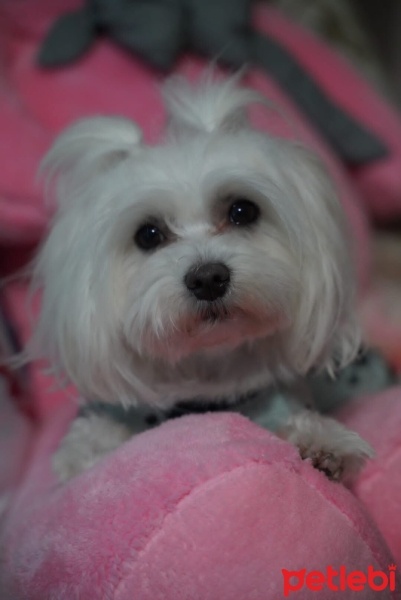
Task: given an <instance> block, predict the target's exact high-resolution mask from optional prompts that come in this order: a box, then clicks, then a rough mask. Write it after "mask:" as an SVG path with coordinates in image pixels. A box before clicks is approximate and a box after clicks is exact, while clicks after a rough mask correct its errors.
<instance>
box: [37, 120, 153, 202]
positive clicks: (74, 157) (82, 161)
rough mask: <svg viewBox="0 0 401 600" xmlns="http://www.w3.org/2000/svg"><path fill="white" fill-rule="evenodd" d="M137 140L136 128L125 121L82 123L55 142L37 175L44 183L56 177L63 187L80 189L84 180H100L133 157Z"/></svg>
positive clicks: (91, 121)
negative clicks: (97, 178)
mask: <svg viewBox="0 0 401 600" xmlns="http://www.w3.org/2000/svg"><path fill="white" fill-rule="evenodd" d="M141 138H142V134H141V130H140V129H139V127H137V125H136V124H135V123H134V122H133V121H130V120H128V119H123V118H120V117H93V118H89V119H82V120H80V121H77V122H76V123H74V125H72V126H71V127H69V128H68V129H66V130H65V131H64V132H63V133H62V134H61V135H60V136H59V137H58V138H57V139H56V141H55V143H54V145H53V146H52V148H51V149H50V151H49V152H48V154H47V156H46V157H45V158H44V160H43V162H42V165H41V168H40V174H41V175H44V176H45V179H46V180H47V181H52V180H53V179H54V178H55V177H57V178H58V177H59V176H60V178H61V182H60V183H61V185H62V186H63V187H64V186H65V185H67V186H68V184H70V185H74V184H75V185H76V186H78V185H82V183H83V181H84V180H85V179H88V178H90V177H91V176H94V175H95V176H101V175H102V173H103V172H105V171H106V172H107V171H108V170H109V169H111V168H112V167H114V166H116V165H117V164H119V163H121V162H122V161H124V160H125V159H127V158H129V157H130V156H131V155H133V154H135V152H137V151H138V149H139V147H140V143H141ZM70 191H71V190H70ZM57 195H58V196H61V194H57ZM59 200H60V197H59Z"/></svg>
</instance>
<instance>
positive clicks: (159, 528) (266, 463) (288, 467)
mask: <svg viewBox="0 0 401 600" xmlns="http://www.w3.org/2000/svg"><path fill="white" fill-rule="evenodd" d="M302 464H304V463H302V462H300V463H299V465H300V466H301V465H302ZM274 465H276V466H277V463H275V462H270V461H263V460H255V459H251V460H250V461H249V462H248V463H247V464H246V465H240V466H236V467H234V468H233V469H230V470H229V471H225V472H224V473H221V474H219V475H217V476H216V477H212V478H210V479H208V480H206V481H203V482H202V483H200V484H198V485H197V486H195V487H194V488H192V489H191V490H190V491H189V492H187V493H185V494H183V495H182V497H181V498H180V499H179V500H178V502H177V503H176V505H175V507H174V510H172V511H170V512H169V513H167V514H166V515H165V516H164V518H163V519H162V521H161V523H160V524H159V525H158V526H157V527H155V528H154V529H153V531H152V532H151V533H150V534H149V536H148V538H147V540H146V542H145V543H144V546H143V547H142V548H141V549H140V550H137V551H135V557H133V556H132V555H131V554H130V555H129V556H128V557H126V559H125V560H124V562H123V563H122V564H121V570H122V571H128V572H129V570H130V569H129V566H128V563H129V562H130V561H132V560H137V559H138V558H139V557H140V556H141V555H142V554H143V553H144V552H146V550H147V548H148V546H149V545H150V544H151V543H152V541H153V540H154V539H155V538H156V537H157V536H158V535H159V534H160V532H161V531H162V529H163V527H164V524H165V521H166V520H167V519H168V518H169V517H170V515H172V514H174V513H176V512H177V511H178V510H180V506H181V504H182V503H183V502H185V500H186V499H187V498H189V497H190V496H193V495H194V494H196V493H198V492H200V491H201V490H203V489H204V488H205V487H207V486H208V485H210V484H211V483H212V482H213V484H215V483H216V482H217V483H218V481H219V480H220V479H221V480H222V479H225V478H226V477H227V476H228V477H229V476H230V475H232V474H234V473H235V472H236V471H240V470H245V469H249V468H252V467H260V466H265V467H273V466H274ZM279 465H280V466H281V467H284V468H285V469H286V470H287V471H290V472H291V473H293V474H295V475H297V476H298V477H303V473H301V472H300V469H296V468H295V465H294V464H293V463H290V462H289V461H283V462H280V463H279ZM310 468H311V469H313V470H314V468H313V467H312V466H310ZM321 476H322V477H325V476H324V475H323V474H321ZM303 480H304V481H305V483H307V484H308V485H309V486H310V487H311V488H312V489H314V490H315V492H318V493H319V495H320V496H321V497H322V498H324V499H325V500H326V501H327V502H329V503H330V505H331V506H333V507H334V508H335V509H336V510H337V511H338V512H339V513H340V514H341V515H343V516H344V518H345V519H347V521H348V522H349V523H350V524H351V525H352V527H353V528H354V529H355V530H356V531H357V533H358V534H359V536H360V538H361V541H362V542H363V543H364V544H365V546H366V547H367V548H368V549H369V550H370V552H371V554H372V555H373V557H374V558H375V560H376V562H377V563H378V564H379V565H380V564H381V561H380V560H379V552H378V551H376V549H375V548H374V547H372V545H371V544H369V542H368V536H366V535H364V534H363V531H361V530H360V528H359V527H358V526H357V523H356V522H355V521H354V520H353V519H352V518H351V517H350V515H349V514H348V512H347V511H346V510H345V508H340V507H339V506H338V504H337V503H336V502H335V501H334V500H333V499H332V498H330V497H328V495H326V494H324V493H323V492H322V490H319V489H318V488H317V487H316V485H314V483H313V482H312V481H310V479H309V478H308V477H303ZM333 485H334V484H333ZM338 485H340V484H338ZM350 493H351V492H350ZM355 501H356V499H355ZM124 582H125V578H124V579H120V581H119V583H118V585H117V587H116V588H115V590H114V595H113V597H114V598H115V599H116V600H118V597H117V594H119V592H120V591H121V586H123V585H124ZM394 598H395V597H394Z"/></svg>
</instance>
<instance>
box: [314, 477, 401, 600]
mask: <svg viewBox="0 0 401 600" xmlns="http://www.w3.org/2000/svg"><path fill="white" fill-rule="evenodd" d="M322 476H323V474H322ZM307 481H308V483H309V485H310V486H311V487H312V488H313V489H314V490H315V491H316V492H317V493H318V494H319V495H321V496H322V497H324V498H325V499H326V500H327V501H328V502H330V503H331V504H332V505H333V506H335V507H336V508H337V510H338V511H340V512H341V514H343V515H344V516H345V517H346V518H347V519H348V521H349V522H350V523H351V524H352V526H353V528H354V530H355V531H356V532H357V533H358V535H359V536H360V538H361V539H362V541H363V542H364V543H365V544H366V546H367V547H368V548H369V549H370V552H371V554H372V556H373V557H374V559H375V560H376V562H377V563H378V564H379V565H380V564H381V561H380V560H379V557H380V550H379V548H377V547H376V546H377V542H378V541H380V540H381V542H382V545H383V546H385V548H386V550H387V552H388V553H389V555H390V556H391V553H390V550H389V548H388V546H387V543H386V541H385V540H384V538H383V537H382V536H381V534H379V533H378V530H377V525H376V523H375V522H374V520H373V518H372V517H371V516H370V514H369V513H368V512H367V510H366V508H365V506H364V504H363V503H362V501H361V500H359V499H357V498H356V497H355V496H354V499H355V501H356V502H359V504H360V507H361V509H362V511H363V513H364V516H365V519H366V521H367V523H368V524H370V525H371V530H373V531H374V539H373V540H372V541H373V544H369V543H368V541H367V537H368V536H367V535H365V534H364V530H363V529H360V527H359V525H358V523H357V521H355V520H354V519H353V518H352V516H351V515H350V514H349V511H348V510H347V505H345V506H344V507H342V508H341V509H340V507H339V506H338V503H337V502H336V501H335V498H334V497H333V498H328V497H327V496H326V495H325V494H324V493H323V492H322V490H320V489H318V488H317V487H316V485H315V484H314V483H313V482H312V481H309V478H308V479H307ZM336 485H341V484H336ZM350 494H352V492H350ZM352 495H353V494H352ZM369 522H370V523H369ZM392 597H393V598H394V599H395V600H396V596H395V595H394V596H392Z"/></svg>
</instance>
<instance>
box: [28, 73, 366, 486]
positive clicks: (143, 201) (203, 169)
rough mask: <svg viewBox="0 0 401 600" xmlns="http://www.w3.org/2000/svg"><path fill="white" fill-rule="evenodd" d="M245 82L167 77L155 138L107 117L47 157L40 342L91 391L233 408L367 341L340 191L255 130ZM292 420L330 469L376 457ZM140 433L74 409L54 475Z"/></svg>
mask: <svg viewBox="0 0 401 600" xmlns="http://www.w3.org/2000/svg"><path fill="white" fill-rule="evenodd" d="M237 83H238V82H237V78H232V79H228V80H226V81H225V82H220V83H218V82H215V81H213V80H211V78H210V77H209V78H205V79H204V80H203V82H202V83H201V84H200V85H198V86H195V87H191V86H190V85H189V84H188V83H186V82H185V81H181V80H177V79H172V80H170V81H169V82H168V84H167V85H166V86H165V88H164V94H165V101H166V107H167V111H168V114H169V117H170V119H169V124H168V127H167V132H166V136H165V140H164V141H163V142H162V143H161V144H160V145H158V146H155V147H151V146H147V145H145V144H143V143H142V142H141V134H140V131H139V129H138V127H137V126H136V125H135V124H134V123H132V122H131V121H128V120H125V119H122V118H114V117H104V118H101V117H97V118H92V119H88V120H84V121H81V122H78V123H77V124H76V125H74V126H73V127H71V128H70V129H69V130H67V131H66V132H65V133H64V134H62V135H61V137H60V138H59V139H58V140H57V141H56V143H55V145H54V147H53V148H52V150H51V151H50V153H49V155H48V157H47V158H46V160H45V163H44V168H45V170H46V172H47V174H48V176H49V178H50V181H51V182H53V183H55V185H54V186H53V188H54V189H53V192H54V193H55V196H56V199H57V204H58V210H57V214H56V216H55V219H54V223H53V226H52V229H51V232H50V235H49V237H48V239H47V241H46V242H45V244H44V246H43V249H42V251H41V253H40V255H39V258H38V261H37V264H36V271H35V277H34V281H35V284H36V285H39V286H43V304H42V312H41V315H40V318H39V322H38V327H37V330H36V333H35V335H34V338H33V340H32V342H31V344H30V347H29V352H30V354H31V356H37V355H38V354H42V355H43V354H44V355H47V357H48V358H49V359H50V360H51V361H52V363H53V365H54V367H55V369H56V370H57V371H58V372H61V373H63V374H64V375H65V376H66V377H67V378H68V379H69V380H70V381H71V382H72V383H74V384H75V385H76V386H77V388H78V390H79V391H80V393H81V394H82V396H83V397H84V398H86V399H90V400H97V401H102V402H104V403H121V404H122V405H123V406H126V407H128V406H132V405H134V404H139V405H142V406H143V405H146V406H153V407H155V408H156V409H157V410H161V411H163V410H168V409H171V408H172V407H173V406H174V405H175V404H176V403H177V402H180V403H182V402H186V401H188V402H190V401H191V400H196V401H198V402H199V401H200V399H201V401H203V400H205V402H207V403H209V404H210V403H213V402H216V403H219V402H222V401H224V402H225V403H226V404H227V403H228V404H229V403H232V404H233V405H235V403H237V402H238V401H240V399H241V398H243V397H244V396H247V395H248V394H249V393H250V392H258V391H259V390H263V389H267V388H269V386H271V385H272V384H273V382H275V381H284V382H291V381H292V380H294V379H295V378H296V377H298V376H299V375H303V374H305V373H306V372H308V371H309V370H310V369H311V368H322V369H323V368H325V369H328V370H330V369H331V368H332V365H333V363H334V361H336V363H340V364H345V363H347V362H348V361H349V360H351V359H352V358H353V357H354V355H355V353H356V351H357V349H358V347H359V336H358V332H357V328H356V326H355V323H354V318H353V317H354V313H353V306H352V302H353V275H352V270H351V269H350V258H349V253H348V248H347V246H348V244H347V239H346V234H345V228H344V222H343V221H344V218H343V214H342V211H341V208H340V205H339V202H338V201H337V198H336V195H335V192H334V189H333V185H332V183H331V182H330V181H329V180H328V178H327V176H326V173H325V172H324V169H323V168H322V166H321V164H320V162H319V160H318V159H317V158H316V157H315V156H313V155H312V154H311V153H310V152H309V151H307V150H305V149H303V148H301V147H299V146H298V145H297V144H294V143H291V142H288V141H284V140H279V139H273V138H271V137H268V136H267V135H264V134H262V133H260V132H258V131H255V130H253V129H252V128H251V126H250V125H249V123H248V122H247V119H246V107H247V106H248V105H249V104H250V103H252V102H255V101H261V99H260V98H258V97H257V96H256V95H255V94H254V93H253V92H251V91H249V90H246V89H243V88H241V87H239V86H238V85H237ZM282 425H283V426H282V428H281V432H280V433H281V435H284V436H285V437H286V438H287V439H288V440H289V441H291V442H293V443H294V444H296V445H297V446H298V447H299V448H300V451H301V455H302V456H303V457H304V458H310V459H311V460H312V462H313V463H314V465H315V466H316V467H318V468H320V469H322V470H324V471H325V472H326V473H327V474H328V475H329V476H330V477H332V478H333V479H340V478H343V477H344V476H346V475H347V473H349V472H351V471H353V470H354V469H355V468H357V467H359V466H360V465H361V464H362V463H363V461H364V460H365V459H366V458H367V457H369V456H370V455H371V449H370V447H369V445H368V444H367V443H366V442H364V441H363V440H362V439H361V438H359V436H358V435H357V434H356V433H353V432H350V431H347V430H346V429H345V428H343V427H342V426H341V425H340V424H339V423H337V422H335V421H333V420H331V419H329V418H326V417H323V416H320V415H318V414H316V413H313V412H311V411H307V410H306V409H304V408H302V407H300V408H299V410H298V411H295V413H294V414H293V415H292V416H291V417H290V418H289V420H288V421H287V422H286V423H283V424H282ZM130 435H131V430H130V429H129V428H128V427H126V426H125V424H124V423H122V422H120V421H115V420H113V419H110V418H109V417H107V416H106V415H103V414H98V413H94V414H92V415H89V416H88V415H85V416H80V417H79V418H78V419H77V420H76V421H75V422H74V423H73V424H72V427H71V430H70V432H69V434H68V435H67V436H66V438H65V439H64V441H63V443H62V445H61V447H60V449H59V450H58V452H57V454H56V456H55V467H56V469H57V471H58V473H59V474H60V477H61V478H62V479H66V478H68V477H70V476H71V475H72V474H74V473H77V472H79V471H81V470H82V469H84V468H86V467H88V466H90V465H92V464H93V463H94V462H95V461H96V460H98V459H99V458H100V456H102V455H103V454H104V453H105V452H107V451H110V450H111V449H113V448H115V447H117V446H118V445H119V444H120V443H121V442H122V441H124V440H125V439H127V438H128V437H129V436H130Z"/></svg>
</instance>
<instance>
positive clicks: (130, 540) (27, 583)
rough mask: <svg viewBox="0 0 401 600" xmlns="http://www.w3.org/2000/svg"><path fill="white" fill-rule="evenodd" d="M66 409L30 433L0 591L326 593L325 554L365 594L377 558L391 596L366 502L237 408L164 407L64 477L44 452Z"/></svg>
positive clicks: (68, 599)
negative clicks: (57, 476)
mask: <svg viewBox="0 0 401 600" xmlns="http://www.w3.org/2000/svg"><path fill="white" fill-rule="evenodd" d="M69 416H70V415H68V414H67V411H60V412H59V414H58V415H56V416H55V417H54V419H53V421H52V422H51V423H48V426H47V428H46V429H45V431H44V432H43V433H42V435H41V437H40V438H39V439H37V441H36V446H35V451H34V452H33V453H32V460H31V463H30V466H29V469H28V471H27V472H26V474H25V477H24V481H23V483H22V484H21V485H20V487H19V489H18V492H17V493H16V495H15V496H14V498H13V501H12V504H11V508H10V509H9V512H8V515H7V520H6V524H5V526H3V534H2V550H1V552H2V566H1V574H0V578H1V591H2V595H1V597H2V598H4V599H5V600H28V599H29V600H50V599H56V598H57V600H72V599H75V598H76V599H78V598H88V599H89V598H108V599H110V600H111V599H115V600H132V598H138V600H181V599H182V600H184V599H185V600H199V599H200V598H202V600H207V599H210V600H216V598H219V599H221V600H244V598H253V599H254V600H258V599H259V600H275V599H276V598H281V597H286V596H288V597H292V596H293V597H294V598H300V599H301V600H302V599H303V600H308V599H310V598H311V590H313V589H316V590H318V589H320V590H322V592H321V593H322V597H323V598H326V599H328V598H331V597H333V598H334V597H336V596H335V594H334V592H332V591H330V589H333V588H330V585H340V576H339V575H336V576H333V575H332V580H331V583H330V582H329V581H328V579H327V576H328V569H330V568H332V569H333V570H334V571H337V572H339V571H340V570H341V571H342V572H343V573H346V575H347V577H348V579H346V578H345V577H346V576H345V575H344V574H343V584H342V585H344V586H345V587H344V589H345V590H346V591H347V595H346V596H345V597H347V598H349V597H351V596H350V594H351V591H350V590H352V589H353V588H352V585H353V584H352V581H351V579H350V578H352V572H354V571H360V572H362V573H363V575H362V576H361V577H362V581H363V578H364V577H365V578H366V582H365V583H364V584H363V586H362V587H361V588H359V589H360V590H362V589H363V590H364V591H363V596H362V597H363V598H364V600H369V599H372V600H373V599H374V598H376V597H377V591H376V589H377V588H376V589H375V588H374V587H373V588H372V587H370V583H369V582H370V579H367V578H369V577H370V578H371V577H372V572H373V571H375V572H376V577H377V579H376V580H375V583H376V584H378V585H382V588H381V589H382V590H383V591H382V595H381V596H380V597H381V598H388V599H390V598H391V599H393V600H395V599H396V598H397V597H398V594H399V591H397V590H399V589H401V588H399V582H398V581H397V580H396V576H395V573H394V572H392V571H391V570H389V565H391V564H392V562H393V558H392V557H391V555H390V554H389V552H388V550H387V549H386V547H385V544H384V543H383V540H382V538H381V537H380V535H379V534H378V532H377V530H376V528H375V526H374V525H373V523H372V522H371V521H370V519H369V517H367V515H366V514H365V511H364V509H363V507H362V505H361V504H360V503H359V502H358V501H357V500H356V499H355V497H354V496H353V495H352V494H351V493H350V492H349V491H348V490H346V489H345V488H344V487H343V486H341V485H338V484H335V483H331V482H329V481H328V480H327V478H326V477H325V476H324V475H323V474H322V473H319V472H317V471H316V470H314V469H313V468H312V467H311V465H310V464H308V463H306V462H303V461H301V459H300V458H299V456H298V453H297V451H296V450H295V449H294V448H293V447H291V446H290V445H288V444H287V443H285V442H283V441H281V440H279V439H278V438H276V437H274V436H273V435H272V434H270V433H268V432H267V431H265V430H263V429H261V428H259V427H258V426H256V425H254V424H252V423H251V422H249V421H248V420H246V419H245V418H244V417H241V416H239V415H234V414H230V413H226V414H223V413H220V414H211V415H197V416H189V417H182V418H180V419H175V420H172V421H170V422H168V423H165V424H163V425H161V426H160V427H158V428H156V429H154V430H152V431H148V432H145V433H142V434H140V435H138V436H137V437H134V438H133V439H132V441H130V442H128V443H126V444H125V445H124V446H122V447H121V448H119V449H118V450H117V451H116V452H114V453H113V454H112V455H110V456H108V457H107V458H106V459H105V460H103V461H101V462H100V463H99V464H98V465H97V466H95V468H94V469H92V470H91V471H89V472H87V473H84V474H83V475H81V476H79V477H77V478H76V479H73V480H71V481H70V482H69V483H67V484H66V485H61V486H60V485H57V484H56V483H55V480H54V476H53V475H52V474H51V471H50V461H49V454H50V452H51V451H52V450H53V449H54V447H55V445H56V443H57V440H58V438H59V436H60V434H61V433H62V431H63V429H64V428H65V425H66V421H68V418H69ZM376 469H378V467H376ZM311 572H314V573H315V574H316V572H319V573H322V575H318V577H319V581H320V583H316V579H314V578H313V576H312V578H311V577H310V576H309V573H311ZM379 572H381V573H382V574H380V573H379ZM369 573H370V575H369ZM320 578H321V579H320ZM311 585H317V586H318V587H316V588H313V587H311ZM319 586H320V587H319ZM394 588H395V589H394ZM354 589H357V588H354ZM295 592H296V593H295ZM332 594H333V596H332Z"/></svg>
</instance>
